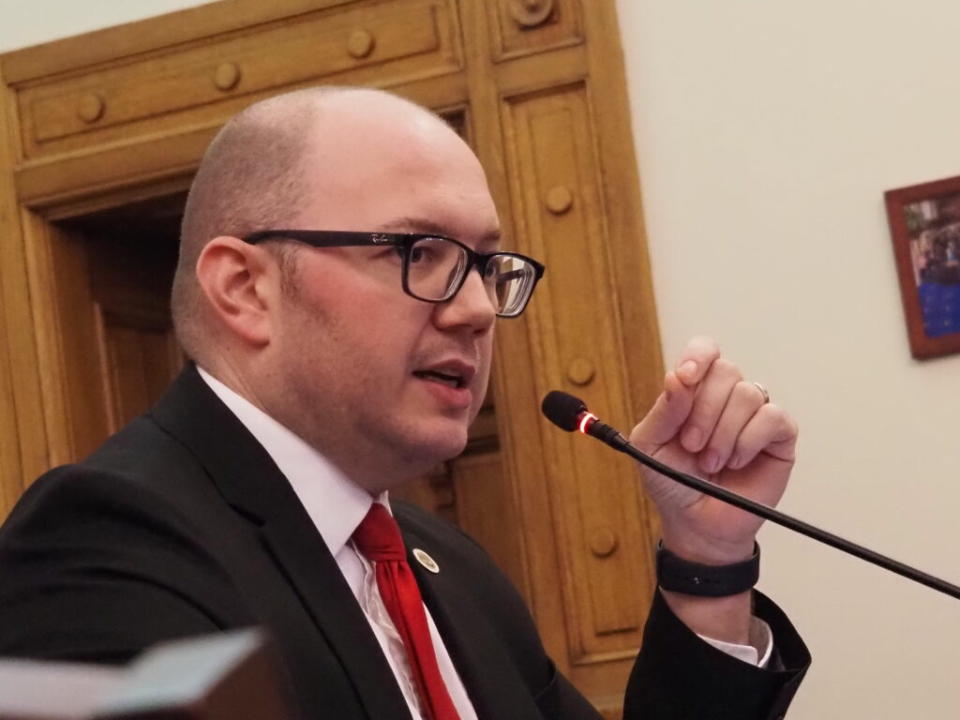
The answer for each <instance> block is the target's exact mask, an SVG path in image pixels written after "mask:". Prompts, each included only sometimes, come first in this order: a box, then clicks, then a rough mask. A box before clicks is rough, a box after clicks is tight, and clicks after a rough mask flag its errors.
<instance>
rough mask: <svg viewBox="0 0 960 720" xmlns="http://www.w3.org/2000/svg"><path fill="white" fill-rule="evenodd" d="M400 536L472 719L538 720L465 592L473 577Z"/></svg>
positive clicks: (413, 537) (415, 538) (425, 545)
mask: <svg viewBox="0 0 960 720" xmlns="http://www.w3.org/2000/svg"><path fill="white" fill-rule="evenodd" d="M403 535H404V542H405V543H406V545H407V561H408V562H409V563H410V567H411V568H413V572H414V575H416V578H417V584H418V585H419V586H420V592H421V595H423V599H424V602H425V603H426V605H427V607H428V608H429V609H430V614H431V615H432V616H433V619H434V622H435V623H436V624H437V629H438V630H439V631H440V635H441V636H442V637H443V642H444V644H445V645H446V646H447V650H449V652H450V656H451V658H452V659H453V663H454V666H455V667H456V668H457V672H458V673H459V675H460V679H461V680H462V681H463V684H464V687H465V688H466V689H467V693H468V694H469V696H470V700H471V702H472V703H473V706H474V708H475V709H476V711H477V716H478V717H479V718H481V720H483V719H484V718H496V719H499V718H510V719H511V720H542V717H543V716H542V715H541V714H540V711H539V709H538V708H537V707H536V705H535V704H534V702H533V699H532V697H531V692H530V690H529V689H528V688H527V687H526V686H525V685H524V684H523V683H522V682H521V680H520V679H519V677H518V675H517V673H516V672H515V671H514V662H513V659H512V658H511V657H510V656H509V655H508V653H507V652H506V650H505V648H504V647H503V645H502V644H501V642H500V639H499V638H500V635H499V633H497V632H495V631H494V629H493V628H491V627H489V626H488V618H487V615H486V613H484V612H483V611H482V609H480V608H479V607H478V606H477V603H476V600H475V598H474V597H473V595H472V594H471V587H472V586H471V582H470V581H471V580H472V581H477V580H478V579H477V578H464V577H463V576H462V575H460V574H458V573H456V569H455V568H454V567H453V565H454V564H453V562H451V563H449V564H445V563H444V560H443V548H436V547H431V546H430V543H429V542H428V541H425V540H424V539H423V538H421V537H420V536H419V535H418V534H417V533H416V532H414V531H410V530H407V529H404V532H403ZM415 548H419V549H422V550H425V551H426V552H427V553H428V554H429V555H431V556H432V557H433V558H435V559H437V561H438V564H439V570H440V571H439V572H438V573H432V572H429V571H427V570H425V569H424V567H423V566H422V565H421V564H420V562H419V561H418V560H417V559H416V557H415V556H414V554H413V550H414V549H415Z"/></svg>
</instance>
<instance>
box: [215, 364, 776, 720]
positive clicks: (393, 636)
mask: <svg viewBox="0 0 960 720" xmlns="http://www.w3.org/2000/svg"><path fill="white" fill-rule="evenodd" d="M197 370H198V371H199V373H200V377H202V378H203V379H204V381H206V383H207V385H209V386H210V389H211V390H213V392H214V394H216V396H217V397H218V398H220V400H221V401H222V402H223V404H224V405H226V406H227V407H228V408H229V409H230V411H231V412H233V414H234V415H236V416H237V419H238V420H240V422H241V423H243V425H244V426H245V427H246V428H247V430H249V431H250V434H251V435H253V436H254V437H255V438H256V439H257V441H258V442H259V443H260V444H261V445H262V446H263V448H264V449H265V450H266V451H267V454H269V455H270V457H271V459H272V460H273V461H274V462H275V463H276V465H277V467H278V468H280V471H281V472H282V473H283V474H284V476H286V478H287V480H288V481H289V482H290V485H291V486H292V487H293V491H294V492H295V493H296V494H297V497H298V498H299V499H300V502H301V503H302V504H303V507H304V509H305V510H306V511H307V515H309V516H310V519H311V520H312V521H313V524H314V525H315V526H316V528H317V531H318V532H319V533H320V536H321V537H322V538H323V541H324V542H325V543H326V545H327V548H328V549H329V550H330V554H331V555H333V557H334V559H335V560H336V562H337V566H338V567H339V568H340V571H341V572H342V573H343V576H344V578H345V579H346V581H347V584H348V585H349V586H350V590H351V591H352V592H353V596H354V597H355V598H356V599H357V602H358V604H359V605H360V608H361V609H362V610H363V614H364V615H365V616H366V618H367V621H368V622H369V623H370V628H371V630H373V634H374V635H375V636H376V638H377V642H379V643H380V647H381V649H382V650H383V654H384V656H385V657H386V659H387V662H388V663H389V665H390V669H391V670H392V671H393V674H394V675H395V676H396V678H397V683H398V684H399V686H400V690H401V691H402V692H403V696H404V698H405V699H406V701H407V705H408V706H409V708H410V713H411V715H412V716H413V717H414V718H416V719H419V720H422V718H423V716H422V714H421V713H420V698H419V697H418V694H417V691H416V686H415V685H414V681H413V677H412V675H411V671H410V666H409V662H408V660H407V655H406V652H405V649H404V647H403V642H402V641H401V639H400V635H399V633H398V632H397V630H396V627H395V626H394V624H393V621H392V620H391V619H390V616H389V614H388V613H387V609H386V607H385V606H384V604H383V600H382V599H381V597H380V591H379V590H378V589H377V581H376V576H375V574H374V571H373V566H372V564H371V563H370V562H368V561H367V559H366V558H364V557H363V555H361V554H360V552H359V551H358V550H357V548H356V547H355V546H354V544H353V541H352V540H351V539H350V538H351V536H352V535H353V532H354V530H356V529H357V526H359V525H360V522H361V521H362V520H363V518H364V517H366V515H367V512H368V511H369V510H370V507H371V505H372V504H373V502H374V499H373V498H372V497H371V496H370V494H369V493H367V492H366V491H365V490H363V489H362V488H361V487H359V486H358V485H355V484H354V483H353V482H352V481H351V480H350V479H349V478H347V477H346V475H344V474H343V472H341V471H340V469H339V468H337V467H336V466H334V465H333V463H331V462H330V461H329V460H327V459H326V458H325V457H324V456H323V455H321V454H320V453H319V452H317V451H316V450H314V449H313V448H312V447H310V445H308V444H307V443H306V442H305V441H304V440H302V439H301V438H300V437H298V436H297V435H295V434H294V433H293V432H291V431H290V430H288V429H287V428H285V427H284V426H283V425H281V424H280V423H279V422H277V421H276V420H274V419H273V418H272V417H270V416H269V415H267V414H266V413H264V412H263V411H262V410H260V409H259V408H257V407H256V406H254V405H253V404H252V403H250V402H249V401H248V400H246V399H245V398H243V397H241V396H240V395H238V394H237V393H235V392H234V391H233V390H231V389H230V388H228V387H227V386H226V385H224V384H223V383H222V382H220V381H219V380H217V379H216V378H215V377H213V376H212V375H210V373H208V372H206V371H205V370H204V369H203V368H200V367H198V368H197ZM386 495H387V494H386V493H383V495H381V496H380V497H379V498H377V499H376V502H380V503H382V504H383V505H385V506H386V507H387V509H388V510H389V509H390V504H389V501H388V499H387V496H386ZM423 610H424V613H426V616H427V624H428V625H429V627H430V638H431V640H432V641H433V647H434V650H435V651H436V653H437V664H438V665H439V667H440V674H441V676H442V677H443V681H444V683H446V686H447V691H448V692H449V693H450V698H451V700H453V704H454V706H455V707H456V709H457V713H458V714H459V715H460V720H477V714H476V711H475V710H474V708H473V703H471V702H470V698H469V696H468V695H467V691H466V688H465V687H464V686H463V681H462V680H461V679H460V675H459V674H458V673H457V670H456V668H455V667H454V665H453V661H452V660H451V659H450V653H449V651H448V650H447V647H446V645H445V644H444V642H443V639H442V638H441V637H440V633H439V632H438V631H437V626H436V624H435V623H434V621H433V617H432V616H431V615H430V610H429V609H428V608H427V607H426V605H424V608H423ZM701 637H702V638H703V640H704V641H706V642H708V643H710V644H711V645H713V646H714V647H716V648H718V649H719V650H722V651H723V652H725V653H727V654H728V655H732V656H733V657H736V658H738V659H739V660H743V661H744V662H747V663H750V664H751V665H758V664H759V665H760V666H761V667H765V666H766V663H767V661H768V660H769V657H770V653H771V651H772V649H773V642H772V636H771V633H770V628H769V627H768V626H767V624H766V623H765V622H763V621H762V620H759V619H758V618H754V619H753V626H752V627H751V641H754V638H757V646H759V647H763V646H764V644H765V645H766V652H765V653H763V656H762V659H761V661H760V662H759V663H758V657H759V656H760V653H758V651H757V649H756V647H754V646H751V645H737V644H733V643H727V642H723V641H722V640H714V639H712V638H706V637H703V636H701Z"/></svg>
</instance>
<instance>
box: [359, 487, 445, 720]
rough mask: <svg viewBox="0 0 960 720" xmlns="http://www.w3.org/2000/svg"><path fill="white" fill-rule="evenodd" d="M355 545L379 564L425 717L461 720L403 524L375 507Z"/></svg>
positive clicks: (384, 595)
mask: <svg viewBox="0 0 960 720" xmlns="http://www.w3.org/2000/svg"><path fill="white" fill-rule="evenodd" d="M353 541H354V543H356V545H357V548H358V549H359V550H360V552H362V553H363V554H364V556H365V557H366V558H367V559H368V560H370V561H371V562H372V563H373V564H374V569H375V571H376V576H377V587H378V588H379V589H380V597H381V598H383V604H384V606H386V608H387V612H388V613H390V619H391V620H393V624H394V625H395V626H396V628H397V632H398V633H399V634H400V638H401V639H402V640H403V646H404V648H406V651H407V658H408V659H409V660H410V668H411V670H412V671H413V677H414V680H415V682H416V685H417V691H418V693H419V694H420V699H421V701H422V704H423V706H424V708H423V709H424V712H425V717H426V718H427V720H459V715H457V710H456V708H454V706H453V701H452V700H451V699H450V694H449V693H448V692H447V686H446V685H445V684H444V682H443V678H442V677H441V676H440V668H439V667H438V666H437V654H436V652H434V649H433V643H432V642H431V640H430V628H429V626H428V625H427V616H426V613H424V611H423V600H422V599H421V597H420V590H419V588H418V587H417V579H416V578H415V577H414V576H413V571H412V570H411V569H410V566H409V565H408V564H407V553H406V550H405V549H404V546H403V538H402V537H400V528H399V526H398V525H397V521H396V520H394V519H393V516H392V515H391V514H390V513H389V512H388V511H387V509H386V508H385V507H384V506H383V505H381V504H380V503H374V504H373V507H371V508H370V512H368V513H367V516H366V517H365V518H364V519H363V522H361V523H360V525H359V527H357V529H356V531H354V533H353Z"/></svg>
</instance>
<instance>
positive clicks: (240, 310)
mask: <svg viewBox="0 0 960 720" xmlns="http://www.w3.org/2000/svg"><path fill="white" fill-rule="evenodd" d="M196 273H197V282H198V283H199V285H200V291H201V293H202V294H203V295H204V296H205V297H206V300H207V304H208V305H209V310H210V312H212V313H213V314H214V315H215V316H216V317H217V318H218V319H219V320H220V322H221V323H222V325H223V326H224V327H225V328H226V329H227V330H228V331H229V332H230V333H232V334H233V335H234V336H236V337H237V338H239V339H241V340H242V341H244V342H246V343H248V344H251V345H254V346H263V345H266V344H267V343H269V342H270V337H271V330H272V318H273V315H272V312H274V311H275V310H276V305H277V301H278V296H279V290H280V280H279V268H278V267H277V263H276V262H275V261H274V260H273V257H272V255H271V254H270V253H269V252H267V251H266V250H264V249H263V248H260V247H257V246H255V245H251V244H249V243H245V242H244V241H243V240H240V239H239V238H235V237H229V236H221V237H217V238H214V239H213V240H211V241H210V242H208V243H207V245H206V246H205V247H204V248H203V250H202V251H201V252H200V257H198V258H197V266H196Z"/></svg>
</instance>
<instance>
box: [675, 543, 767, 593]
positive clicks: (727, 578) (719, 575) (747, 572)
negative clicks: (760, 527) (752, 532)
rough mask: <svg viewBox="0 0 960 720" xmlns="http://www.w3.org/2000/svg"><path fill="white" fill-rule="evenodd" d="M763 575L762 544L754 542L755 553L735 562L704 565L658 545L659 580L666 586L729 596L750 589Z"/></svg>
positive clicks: (679, 589)
mask: <svg viewBox="0 0 960 720" xmlns="http://www.w3.org/2000/svg"><path fill="white" fill-rule="evenodd" d="M759 578H760V546H759V545H757V544H756V543H754V545H753V557H751V558H748V559H746V560H744V561H742V562H738V563H733V564H732V565H701V564H700V563H694V562H688V561H686V560H684V559H683V558H681V557H679V556H678V555H674V554H673V553H672V552H670V551H669V550H667V549H666V548H665V547H663V542H662V541H661V542H660V543H658V545H657V583H658V584H659V585H660V587H661V588H663V589H664V590H670V591H672V592H678V593H683V594H684V595H699V596H700V597H726V596H727V595H738V594H740V593H742V592H746V591H747V590H750V589H751V588H752V587H753V586H754V585H756V584H757V580H758V579H759Z"/></svg>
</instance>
